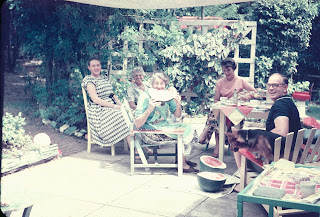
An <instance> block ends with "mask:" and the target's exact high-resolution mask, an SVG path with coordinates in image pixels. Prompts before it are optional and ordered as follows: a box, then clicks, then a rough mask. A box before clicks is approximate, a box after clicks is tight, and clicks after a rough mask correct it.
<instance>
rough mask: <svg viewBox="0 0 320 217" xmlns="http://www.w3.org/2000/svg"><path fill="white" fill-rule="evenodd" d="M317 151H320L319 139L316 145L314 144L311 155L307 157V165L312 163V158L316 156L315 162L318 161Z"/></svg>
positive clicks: (319, 138)
mask: <svg viewBox="0 0 320 217" xmlns="http://www.w3.org/2000/svg"><path fill="white" fill-rule="evenodd" d="M319 151H320V137H318V139H317V141H316V143H315V144H314V147H313V150H312V152H311V155H310V157H309V160H308V163H312V162H313V159H314V157H315V156H316V155H317V154H318V157H317V158H316V159H318V160H316V161H319V155H320V153H319Z"/></svg>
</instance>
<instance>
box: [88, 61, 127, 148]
mask: <svg viewBox="0 0 320 217" xmlns="http://www.w3.org/2000/svg"><path fill="white" fill-rule="evenodd" d="M88 69H89V71H90V72H91V74H90V75H87V76H86V77H85V78H84V79H83V81H82V87H84V88H86V90H87V92H88V94H89V96H90V100H89V103H88V117H89V123H90V129H91V132H92V140H93V141H94V142H95V143H96V144H98V145H100V146H111V145H113V144H116V143H117V142H119V141H120V140H122V139H124V138H125V137H127V140H128V142H129V127H128V126H127V124H126V122H125V120H124V117H123V116H122V113H121V102H120V101H119V99H118V97H117V96H116V95H114V94H113V91H112V85H111V82H110V80H109V77H108V76H106V75H101V62H100V60H99V59H96V58H92V59H90V60H89V61H88ZM128 144H130V143H128Z"/></svg>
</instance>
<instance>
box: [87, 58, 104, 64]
mask: <svg viewBox="0 0 320 217" xmlns="http://www.w3.org/2000/svg"><path fill="white" fill-rule="evenodd" d="M92 60H97V61H99V62H100V63H101V60H100V59H99V58H96V57H92V58H90V59H89V60H88V66H90V63H91V61H92Z"/></svg>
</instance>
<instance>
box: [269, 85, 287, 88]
mask: <svg viewBox="0 0 320 217" xmlns="http://www.w3.org/2000/svg"><path fill="white" fill-rule="evenodd" d="M282 85H285V84H266V87H267V88H270V87H272V88H278V87H279V86H282Z"/></svg>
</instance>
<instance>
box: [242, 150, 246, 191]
mask: <svg viewBox="0 0 320 217" xmlns="http://www.w3.org/2000/svg"><path fill="white" fill-rule="evenodd" d="M246 185H247V159H246V157H245V156H243V155H241V167H240V191H242V190H243V189H244V187H246Z"/></svg>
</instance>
